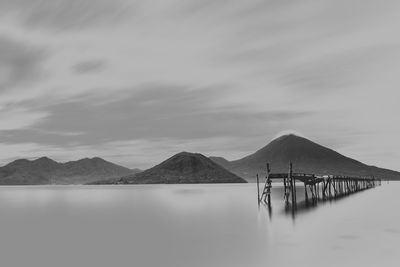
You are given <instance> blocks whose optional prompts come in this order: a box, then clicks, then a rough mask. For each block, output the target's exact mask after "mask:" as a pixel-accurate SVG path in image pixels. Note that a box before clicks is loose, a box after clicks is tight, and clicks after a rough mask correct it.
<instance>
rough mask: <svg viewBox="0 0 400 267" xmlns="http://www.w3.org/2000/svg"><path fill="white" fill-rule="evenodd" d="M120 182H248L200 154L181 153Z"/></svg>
mask: <svg viewBox="0 0 400 267" xmlns="http://www.w3.org/2000/svg"><path fill="white" fill-rule="evenodd" d="M119 182H124V183H130V184H163V183H164V184H189V183H245V182H246V181H245V180H243V179H242V178H240V177H238V176H237V175H235V174H233V173H231V172H230V171H228V170H226V169H224V168H223V167H222V166H220V165H218V164H216V163H215V162H213V161H212V160H210V159H209V158H207V157H205V156H203V155H202V154H198V153H188V152H181V153H178V154H176V155H174V156H172V157H171V158H169V159H167V160H165V161H163V162H162V163H160V164H158V165H156V166H154V167H153V168H150V169H148V170H145V171H143V172H141V173H138V174H136V175H131V176H126V177H123V178H121V179H120V180H119Z"/></svg>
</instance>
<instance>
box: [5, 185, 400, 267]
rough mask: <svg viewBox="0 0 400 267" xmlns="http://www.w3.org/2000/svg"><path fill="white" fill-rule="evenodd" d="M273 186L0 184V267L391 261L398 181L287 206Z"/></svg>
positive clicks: (396, 236) (399, 217)
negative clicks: (268, 199) (262, 199)
mask: <svg viewBox="0 0 400 267" xmlns="http://www.w3.org/2000/svg"><path fill="white" fill-rule="evenodd" d="M273 186H274V188H273V194H272V197H273V198H272V202H273V206H272V210H271V211H269V210H268V209H267V208H266V207H265V206H261V207H260V208H258V206H257V193H256V185H255V184H228V185H226V184H218V185H124V186H118V185H114V186H113V185H110V186H26V187H25V186H15V187H12V186H3V187H0V214H1V215H0V260H1V266H7V267H9V266H18V267H21V266H40V267H44V266H52V267H54V266H57V267H60V266H61V267H62V266H66V267H67V266H68V267H70V266H85V267H89V266H96V267H102V266H107V267H109V266H138V267H141V266H144V267H146V266H152V267H154V266H163V267H167V266H170V267H180V266H182V267H191V266H199V267H200V266H201V267H206V266H215V267H224V266H250V267H251V266H291V265H293V266H294V265H296V266H399V264H400V263H399V262H400V252H399V248H400V212H399V208H398V204H399V203H400V194H399V192H400V191H399V190H400V183H398V182H390V184H387V183H386V182H383V183H382V186H380V187H376V188H374V189H370V190H366V191H362V192H359V193H355V194H353V195H351V196H348V197H346V198H342V199H339V200H337V201H330V202H329V201H328V202H320V203H319V204H318V205H317V206H315V207H311V208H306V207H304V206H303V207H302V206H301V205H300V207H299V209H298V212H297V213H295V214H294V213H292V212H291V211H285V205H284V203H283V196H282V190H281V188H279V187H277V186H276V185H275V184H274V185H273ZM298 194H299V195H303V191H301V190H300V189H298Z"/></svg>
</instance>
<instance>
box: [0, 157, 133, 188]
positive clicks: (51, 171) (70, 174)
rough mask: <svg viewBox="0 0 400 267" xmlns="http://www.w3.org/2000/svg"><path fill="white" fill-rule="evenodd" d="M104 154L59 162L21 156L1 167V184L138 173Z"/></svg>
mask: <svg viewBox="0 0 400 267" xmlns="http://www.w3.org/2000/svg"><path fill="white" fill-rule="evenodd" d="M139 171H140V170H138V169H134V170H131V169H128V168H125V167H122V166H119V165H116V164H113V163H111V162H108V161H106V160H104V159H101V158H97V157H95V158H84V159H81V160H77V161H69V162H66V163H59V162H56V161H54V160H52V159H50V158H47V157H42V158H39V159H36V160H27V159H19V160H15V161H13V162H11V163H9V164H7V165H5V166H3V167H0V184H1V185H40V184H85V183H89V182H93V181H97V180H100V179H105V178H112V177H121V176H124V175H129V174H133V173H137V172H139Z"/></svg>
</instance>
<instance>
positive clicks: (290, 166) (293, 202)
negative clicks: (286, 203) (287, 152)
mask: <svg viewBox="0 0 400 267" xmlns="http://www.w3.org/2000/svg"><path fill="white" fill-rule="evenodd" d="M289 179H290V185H291V186H290V187H291V188H290V189H291V194H292V205H295V204H296V192H295V180H294V178H293V164H292V163H291V162H290V164H289Z"/></svg>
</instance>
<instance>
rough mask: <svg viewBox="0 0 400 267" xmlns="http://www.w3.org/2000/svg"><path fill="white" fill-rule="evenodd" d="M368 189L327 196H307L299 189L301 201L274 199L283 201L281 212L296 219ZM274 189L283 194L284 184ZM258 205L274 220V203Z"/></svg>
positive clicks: (301, 188) (277, 193)
mask: <svg viewBox="0 0 400 267" xmlns="http://www.w3.org/2000/svg"><path fill="white" fill-rule="evenodd" d="M299 189H300V190H299V191H300V192H301V190H304V187H299ZM371 189H374V188H371ZM366 190H368V189H366ZM366 190H362V191H357V192H354V193H351V194H342V195H336V196H334V195H330V196H326V197H321V194H318V197H315V198H307V197H306V194H305V195H304V196H301V195H300V194H299V191H298V195H297V198H298V199H299V201H296V202H294V203H292V202H285V201H284V197H282V196H281V197H282V200H279V199H277V198H276V197H275V198H274V199H273V201H281V202H282V203H283V207H282V208H281V209H280V210H279V212H280V213H282V214H284V215H286V216H289V217H291V218H292V220H293V221H294V220H295V219H296V217H297V216H298V215H299V214H302V213H307V212H311V211H313V210H316V209H317V208H319V207H322V206H324V205H327V204H329V205H331V204H333V203H335V202H338V201H341V200H344V199H350V198H352V197H354V195H355V194H361V193H363V192H365V191H366ZM273 191H274V192H273V194H276V195H278V196H279V195H280V194H283V188H282V186H275V188H274V189H273ZM258 205H259V209H260V206H262V207H263V209H265V210H266V211H267V213H268V218H269V220H270V221H272V215H273V212H272V209H273V208H272V207H273V206H274V205H272V204H268V203H265V202H263V201H261V202H259V203H258Z"/></svg>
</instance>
